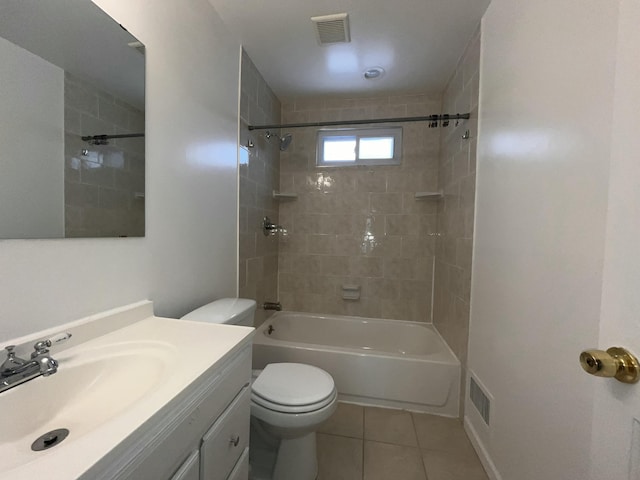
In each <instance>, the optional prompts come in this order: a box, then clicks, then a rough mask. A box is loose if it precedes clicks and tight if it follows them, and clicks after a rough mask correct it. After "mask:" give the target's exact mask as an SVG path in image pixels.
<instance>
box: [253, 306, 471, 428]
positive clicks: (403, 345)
mask: <svg viewBox="0 0 640 480" xmlns="http://www.w3.org/2000/svg"><path fill="white" fill-rule="evenodd" d="M277 362H298V363H307V364H309V365H315V366H317V367H320V368H322V369H324V370H326V371H327V372H329V373H330V374H331V375H332V376H333V379H334V380H335V382H336V387H337V389H338V394H339V398H340V399H341V400H343V401H346V402H352V403H359V404H362V405H373V406H382V407H392V408H403V409H406V410H413V411H418V412H425V413H433V414H438V415H445V416H451V417H457V416H458V415H459V412H458V402H459V398H458V397H459V394H460V362H459V361H458V359H457V358H456V356H455V355H454V354H453V352H452V351H451V349H450V348H449V347H448V346H447V344H446V343H445V342H444V340H443V339H442V337H441V336H440V334H439V333H438V332H437V331H436V330H435V329H434V328H433V326H432V325H429V324H423V323H417V322H406V321H398V320H382V319H377V318H361V317H344V316H337V315H318V314H310V313H296V312H278V313H276V314H275V315H273V316H272V317H271V318H269V319H268V320H266V321H265V322H264V323H263V324H262V325H261V326H260V327H259V328H258V329H257V331H256V335H255V336H254V342H253V368H257V369H259V368H264V367H265V366H266V365H267V364H269V363H277Z"/></svg>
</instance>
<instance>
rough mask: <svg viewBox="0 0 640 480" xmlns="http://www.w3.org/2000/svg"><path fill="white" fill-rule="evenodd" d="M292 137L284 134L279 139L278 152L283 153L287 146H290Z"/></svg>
mask: <svg viewBox="0 0 640 480" xmlns="http://www.w3.org/2000/svg"><path fill="white" fill-rule="evenodd" d="M292 139H293V137H292V136H291V134H290V133H285V134H284V136H283V137H281V138H280V151H282V152H284V151H285V150H286V149H287V148H289V145H291V140H292Z"/></svg>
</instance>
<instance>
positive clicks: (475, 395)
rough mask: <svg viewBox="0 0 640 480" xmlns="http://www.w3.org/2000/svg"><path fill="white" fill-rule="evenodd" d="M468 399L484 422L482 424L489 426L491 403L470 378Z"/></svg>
mask: <svg viewBox="0 0 640 480" xmlns="http://www.w3.org/2000/svg"><path fill="white" fill-rule="evenodd" d="M469 398H470V399H471V403H473V405H474V406H475V407H476V409H477V410H478V413H479V414H480V416H481V417H482V420H484V423H486V424H487V425H489V421H490V413H491V401H490V400H489V397H487V395H486V394H485V393H484V392H483V391H482V389H481V388H480V387H479V386H478V384H477V383H476V381H475V380H474V379H473V377H471V379H470V382H469Z"/></svg>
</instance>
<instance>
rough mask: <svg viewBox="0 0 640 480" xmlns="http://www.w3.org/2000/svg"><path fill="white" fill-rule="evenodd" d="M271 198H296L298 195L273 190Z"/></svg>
mask: <svg viewBox="0 0 640 480" xmlns="http://www.w3.org/2000/svg"><path fill="white" fill-rule="evenodd" d="M273 198H275V199H280V198H290V199H292V198H298V194H297V193H285V192H276V191H275V190H274V191H273Z"/></svg>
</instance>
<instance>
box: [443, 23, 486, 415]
mask: <svg viewBox="0 0 640 480" xmlns="http://www.w3.org/2000/svg"><path fill="white" fill-rule="evenodd" d="M479 64H480V31H479V30H478V32H476V34H475V35H474V37H473V38H472V40H471V41H470V43H469V45H468V47H467V50H466V52H465V54H464V56H463V57H462V59H461V60H460V62H459V64H458V67H457V68H456V71H455V72H454V74H453V76H452V78H451V80H450V82H449V84H448V86H447V88H446V90H445V93H444V97H443V111H456V112H471V120H469V121H468V122H464V123H463V124H462V125H460V126H459V127H458V128H457V129H449V130H446V129H443V130H442V145H441V155H440V162H439V177H440V180H439V185H440V186H441V187H442V188H443V189H444V195H445V196H444V199H443V201H441V202H439V205H438V230H439V232H440V234H441V236H440V237H439V238H438V242H437V249H436V275H435V289H434V299H435V305H434V324H435V325H436V327H437V329H438V331H439V332H440V333H441V334H442V336H443V337H444V339H445V340H446V342H447V343H448V344H449V346H450V347H451V348H452V349H453V351H454V352H455V354H456V356H457V357H458V358H459V359H460V362H462V366H463V368H466V359H467V343H468V338H469V300H470V286H471V255H472V248H473V221H474V212H475V185H476V173H475V172H476V141H477V140H476V137H477V131H478V122H477V118H478V85H479V83H478V78H479V77H478V70H479ZM467 130H468V131H469V138H468V139H464V138H462V137H463V136H465V135H464V134H465V131H467ZM463 378H464V375H463ZM463 387H464V384H463ZM463 403H464V402H463Z"/></svg>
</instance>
